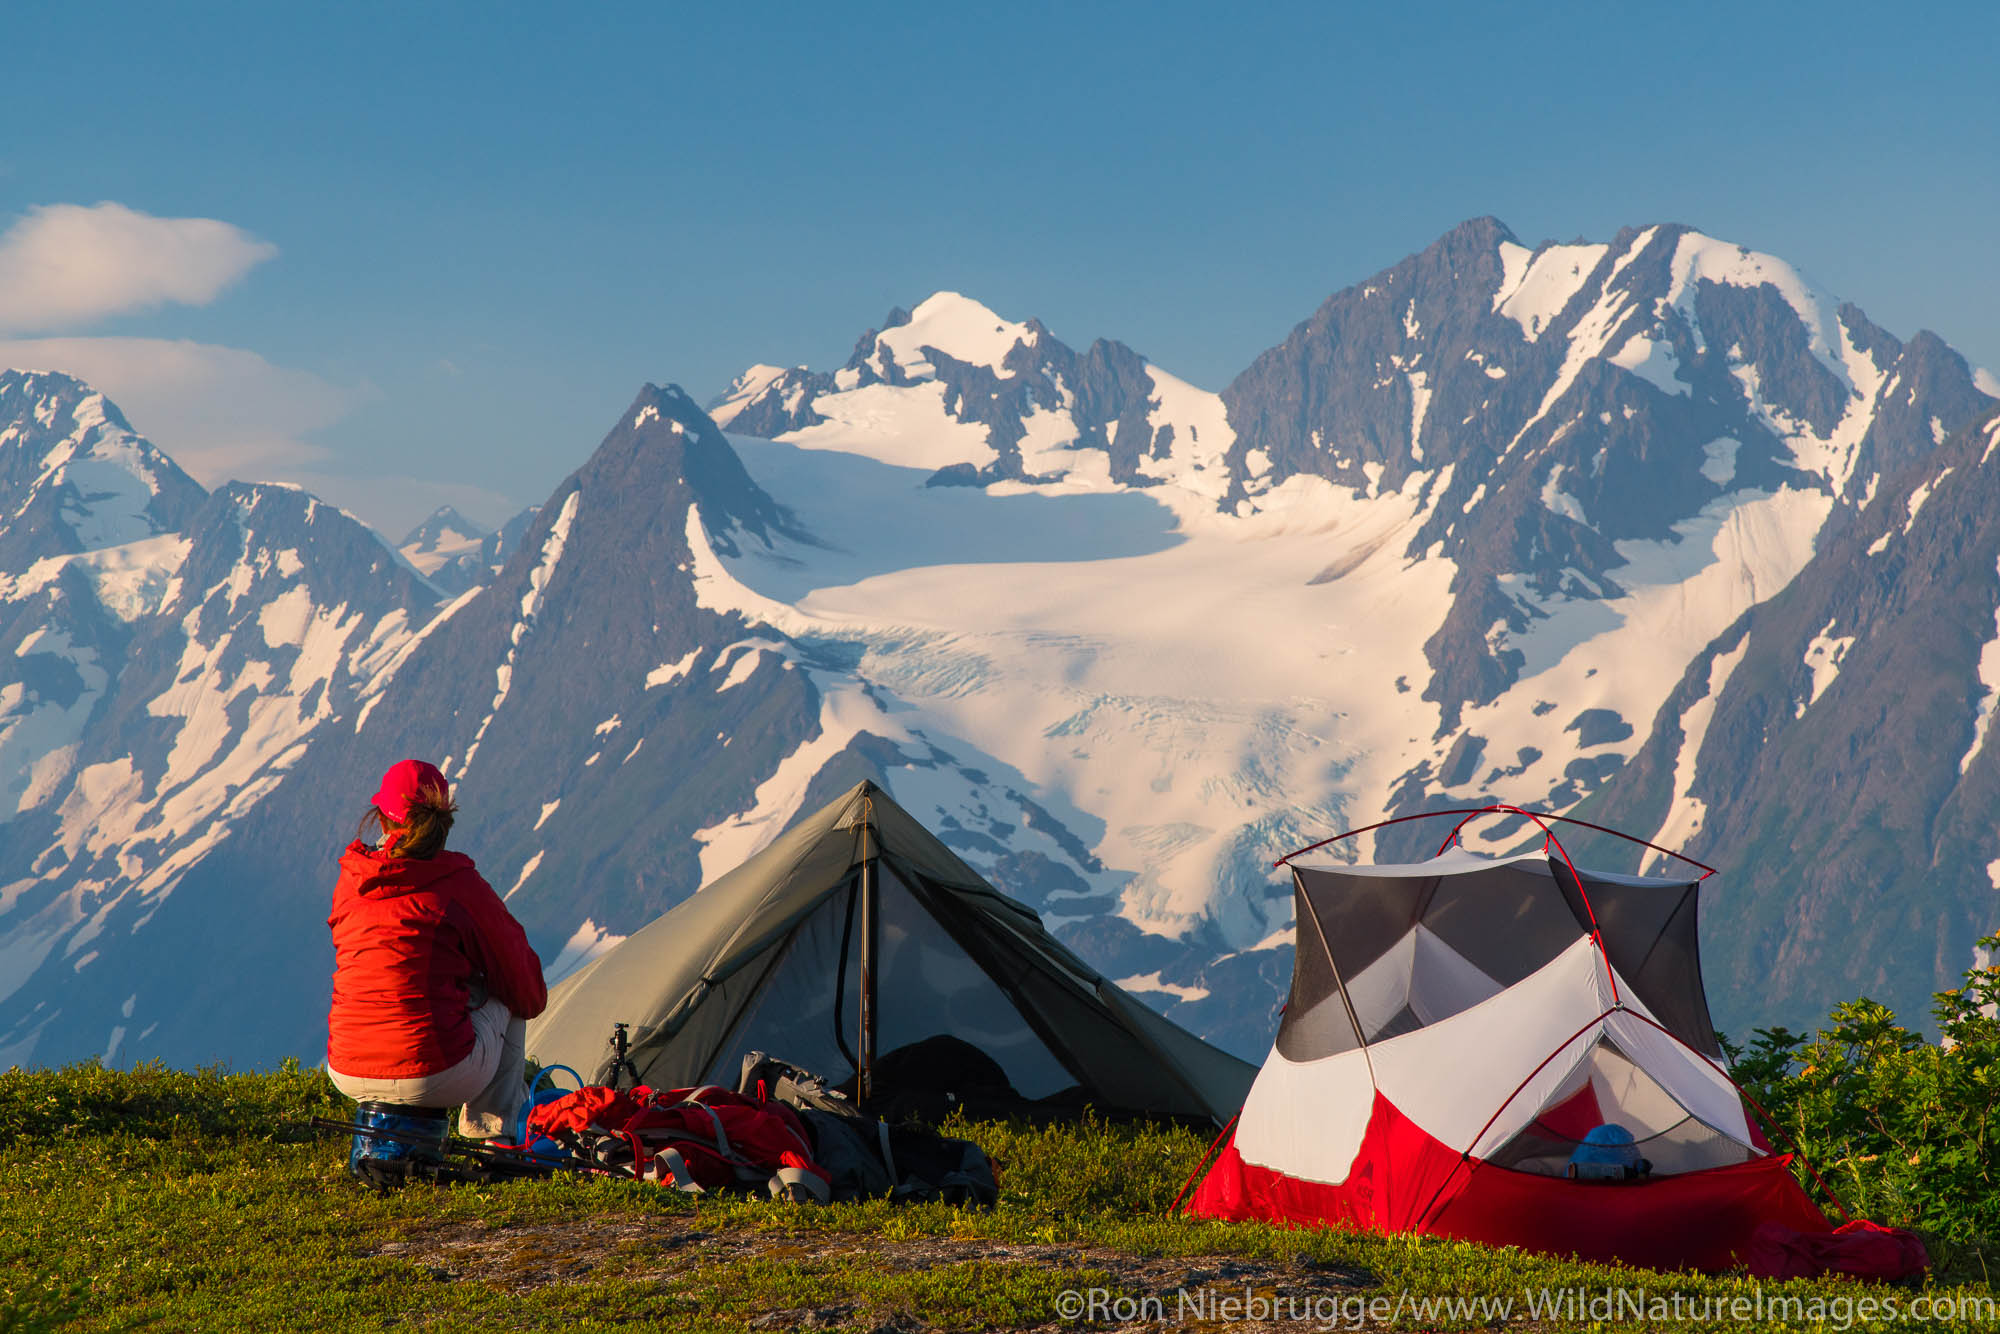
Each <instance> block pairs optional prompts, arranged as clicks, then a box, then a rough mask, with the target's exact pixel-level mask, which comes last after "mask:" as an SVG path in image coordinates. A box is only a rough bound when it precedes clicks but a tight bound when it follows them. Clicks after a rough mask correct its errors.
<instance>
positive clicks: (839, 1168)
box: [527, 1052, 999, 1205]
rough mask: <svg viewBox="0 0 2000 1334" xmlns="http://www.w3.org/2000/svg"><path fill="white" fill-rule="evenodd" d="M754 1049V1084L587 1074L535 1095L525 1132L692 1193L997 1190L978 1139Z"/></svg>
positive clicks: (837, 1195)
mask: <svg viewBox="0 0 2000 1334" xmlns="http://www.w3.org/2000/svg"><path fill="white" fill-rule="evenodd" d="M753 1057H754V1059H753V1060H752V1061H750V1062H747V1063H746V1067H745V1071H744V1076H743V1078H744V1081H745V1082H746V1083H749V1084H752V1085H753V1088H752V1089H750V1090H746V1091H742V1092H738V1091H734V1090H730V1089H725V1088H721V1087H719V1086H716V1085H706V1086H703V1087H700V1088H693V1089H672V1090H655V1089H651V1088H647V1087H646V1086H644V1085H640V1086H639V1087H637V1088H631V1089H622V1090H621V1089H614V1088H608V1087H604V1086H591V1087H587V1088H583V1089H579V1090H577V1091H575V1092H573V1093H567V1094H563V1095H561V1096H559V1097H556V1098H553V1099H551V1100H550V1101H547V1102H544V1103H541V1104H539V1105H538V1106H536V1108H535V1109H534V1111H533V1112H532V1113H531V1114H530V1116H529V1118H528V1125H527V1137H528V1139H529V1140H530V1142H533V1143H536V1144H550V1145H553V1146H555V1148H556V1149H557V1151H559V1152H561V1153H562V1154H563V1155H565V1157H566V1158H567V1159H568V1161H570V1162H573V1163H575V1164H578V1165H581V1166H585V1167H588V1168H591V1169H595V1170H598V1171H602V1172H605V1173H608V1174H611V1175H614V1176H622V1177H626V1178H629V1179H632V1180H638V1181H653V1182H657V1183H659V1184H661V1185H663V1186H669V1187H672V1188H673V1189H676V1190H681V1191H685V1192H687V1193H689V1194H705V1193H708V1192H710V1191H718V1190H750V1191H757V1190H762V1191H767V1192H768V1193H770V1194H771V1195H773V1196H777V1197H779V1198H783V1199H789V1200H794V1201H797V1202H799V1203H807V1202H818V1203H825V1202H826V1201H828V1200H855V1199H868V1198H876V1197H885V1196H886V1197H888V1198H890V1199H892V1200H895V1201H897V1202H908V1201H918V1200H944V1201H946V1202H947V1203H957V1204H975V1205H985V1204H991V1203H993V1201H994V1200H995V1199H996V1198H997V1196H998V1193H999V1191H998V1185H997V1183H996V1181H995V1179H994V1174H993V1169H992V1165H991V1164H990V1163H989V1162H988V1161H987V1159H986V1155H985V1154H984V1153H983V1152H981V1150H980V1149H979V1147H978V1146H977V1145H975V1144H972V1143H970V1142H968V1141H965V1140H957V1139H949V1138H947V1137H945V1136H942V1135H938V1134H935V1133H933V1132H931V1131H929V1130H926V1129H923V1128H921V1127H916V1126H890V1125H889V1124H887V1123H886V1122H882V1121H878V1120H874V1119H872V1118H868V1117H864V1116H861V1115H859V1114H858V1113H856V1112H855V1111H854V1110H853V1108H852V1107H851V1106H850V1105H848V1104H847V1103H846V1100H845V1099H844V1098H843V1097H842V1096H841V1095H840V1094H838V1093H837V1092H834V1091H832V1090H829V1089H827V1088H826V1086H825V1083H824V1081H822V1080H820V1079H818V1078H817V1077H816V1076H813V1075H811V1074H809V1073H807V1072H804V1071H801V1070H798V1069H797V1068H796V1067H794V1066H791V1065H788V1064H786V1063H784V1062H781V1061H774V1060H771V1059H769V1058H766V1057H764V1055H763V1054H762V1053H761V1052H759V1053H754V1054H753Z"/></svg>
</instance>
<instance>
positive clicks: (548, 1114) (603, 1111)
mask: <svg viewBox="0 0 2000 1334" xmlns="http://www.w3.org/2000/svg"><path fill="white" fill-rule="evenodd" d="M536 1136H546V1137H547V1138H549V1139H552V1140H554V1141H556V1142H557V1143H559V1144H562V1145H564V1146H566V1147H568V1148H570V1149H571V1150H572V1151H573V1152H575V1153H576V1154H577V1156H578V1157H579V1158H580V1159H581V1160H582V1161H584V1162H589V1163H593V1164H595V1165H596V1166H598V1167H601V1168H604V1169H606V1170H608V1171H612V1172H616V1173H618V1174H619V1175H621V1176H630V1177H632V1178H634V1179H636V1180H641V1181H657V1182H661V1183H662V1184H671V1185H672V1186H674V1187H675V1188H676V1189H679V1190H684V1191H689V1192H692V1193H696V1194H699V1193H701V1192H703V1191H708V1190H717V1189H729V1188H736V1189H743V1188H746V1187H749V1188H754V1187H756V1186H759V1185H761V1186H763V1187H765V1188H766V1189H768V1190H769V1191H770V1193H771V1194H773V1195H781V1196H786V1197H788V1198H791V1199H795V1200H800V1201H806V1200H818V1201H824V1200H825V1199H826V1198H827V1196H828V1183H829V1177H828V1174H827V1172H826V1169H824V1168H823V1167H821V1166H820V1165H819V1164H818V1163H817V1162H815V1161H814V1160H813V1152H812V1143H811V1141H810V1140H808V1139H807V1137H806V1132H805V1127H804V1126H803V1125H802V1124H801V1123H800V1122H799V1119H798V1116H797V1114H796V1113H795V1112H793V1111H792V1109H791V1108H789V1107H787V1106H785V1105H784V1104H783V1103H776V1102H767V1101H764V1100H762V1099H759V1098H751V1097H747V1096H745V1095H743V1094H741V1093H732V1092H730V1091H729V1090H728V1089H725V1088H721V1087H719V1086H717V1085H713V1084H709V1085H704V1086H703V1087H701V1088H693V1089H667V1090H654V1089H650V1088H647V1087H645V1086H643V1085H641V1086H640V1087H638V1088H633V1089H626V1090H622V1091H621V1090H618V1089H610V1088H604V1087H601V1086H593V1087H587V1088H582V1089H579V1090H577V1091H576V1092H574V1093H570V1094H565V1095H564V1096H562V1097H560V1098H556V1099H554V1100H553V1101H550V1102H546V1103H543V1104H542V1105H541V1106H539V1107H537V1108H535V1109H534V1111H533V1112H532V1113H531V1114H530V1115H529V1117H528V1133H527V1138H528V1139H529V1140H530V1141H532V1140H533V1139H534V1138H535V1137H536Z"/></svg>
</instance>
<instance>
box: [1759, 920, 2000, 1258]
mask: <svg viewBox="0 0 2000 1334" xmlns="http://www.w3.org/2000/svg"><path fill="white" fill-rule="evenodd" d="M1979 943H1980V945H1981V947H1982V948H1984V949H1986V950H1988V951H1996V952H2000V935H1994V936H1988V937H1986V938H1985V939H1984V940H1982V941H1980V942H1979ZM1996 1012H2000V968H1995V967H1992V966H1990V965H1989V966H1985V967H1976V968H1973V969H1970V970H1968V971H1967V973H1966V974H1965V983H1964V985H1963V986H1959V987H1955V988H1953V989H1952V990H1950V991H1941V992H1939V993H1938V994H1937V998H1936V1000H1935V1001H1934V1003H1933V1005H1932V1013H1933V1015H1934V1017H1935V1018H1936V1020H1937V1024H1938V1031H1939V1032H1940V1033H1941V1034H1942V1040H1941V1041H1940V1042H1936V1043H1932V1042H1927V1041H1925V1040H1924V1038H1923V1037H1921V1036H1920V1035H1918V1034H1916V1033H1913V1032H1911V1031H1910V1030H1908V1029H1906V1028H1904V1027H1902V1026H1901V1025H1900V1024H1898V1023H1897V1022H1896V1016H1895V1015H1894V1014H1893V1013H1892V1012H1891V1011H1890V1010H1889V1009H1888V1007H1887V1006H1884V1005H1880V1004H1878V1003H1876V1002H1875V1001H1872V1000H1867V999H1861V1000H1853V1001H1849V1002H1847V1003H1846V1004H1844V1005H1840V1006H1836V1007H1835V1008H1834V1010H1833V1013H1832V1014H1831V1016H1829V1018H1828V1020H1827V1023H1826V1025H1825V1026H1824V1027H1822V1028H1821V1029H1820V1030H1819V1031H1818V1033H1817V1034H1814V1035H1812V1036H1810V1037H1808V1036H1805V1035H1802V1034H1798V1033H1793V1032H1791V1031H1789V1030H1787V1029H1784V1028H1760V1029H1757V1030H1756V1031H1755V1033H1754V1034H1753V1036H1752V1040H1751V1043H1750V1045H1749V1047H1748V1048H1746V1049H1742V1050H1736V1049H1734V1048H1731V1049H1730V1054H1731V1056H1732V1060H1733V1064H1734V1067H1735V1073H1736V1077H1737V1078H1738V1079H1739V1080H1740V1081H1742V1083H1743V1086H1744V1088H1745V1089H1746V1090H1747V1091H1748V1092H1749V1093H1750V1095H1751V1096H1752V1097H1753V1098H1755V1099H1756V1100H1757V1101H1758V1102H1760V1103H1762V1104H1763V1106H1764V1107H1765V1109H1766V1110H1768V1111H1769V1112H1770V1113H1771V1116H1772V1118H1773V1119H1774V1120H1776V1121H1777V1123H1778V1124H1779V1126H1781V1127H1782V1128H1783V1129H1784V1131H1785V1133H1786V1134H1788V1135H1789V1136H1791V1138H1792V1139H1793V1140H1794V1141H1796V1142H1797V1144H1798V1147H1799V1148H1800V1149H1801V1150H1803V1152H1804V1153H1805V1156H1806V1157H1807V1158H1808V1159H1809V1160H1810V1161H1811V1162H1812V1163H1813V1164H1814V1165H1815V1166H1816V1167H1817V1168H1818V1169H1819V1171H1820V1173H1821V1175H1822V1176H1823V1177H1824V1178H1825V1179H1826V1182H1827V1184H1828V1185H1829V1186H1830V1187H1831V1188H1832V1189H1833V1190H1834V1192H1835V1193H1836V1194H1838V1195H1839V1196H1840V1197H1841V1200H1842V1202H1843V1203H1844V1204H1846V1206H1847V1207H1848V1209H1849V1210H1851V1211H1852V1212H1853V1213H1854V1214H1856V1215H1857V1216H1866V1217H1869V1218H1873V1219H1875V1220H1876V1221H1878V1222H1884V1223H1892V1224H1895V1225H1897V1226H1900V1227H1914V1228H1921V1229H1923V1230H1924V1231H1927V1232H1931V1233H1934V1234H1936V1235H1938V1236H1942V1237H1946V1238H1950V1239H1953V1240H1971V1239H1974V1238H1980V1237H2000V1189H1996V1184H2000V1183H1996V1177H1995V1166H1994V1162H1993V1153H1994V1149H1995V1148H1996V1145H1995V1142H1994V1139H1995V1130H1996V1126H1995V1123H1994V1122H1995V1107H1996V1104H2000V1018H1996V1017H1995V1015H1996Z"/></svg>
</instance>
